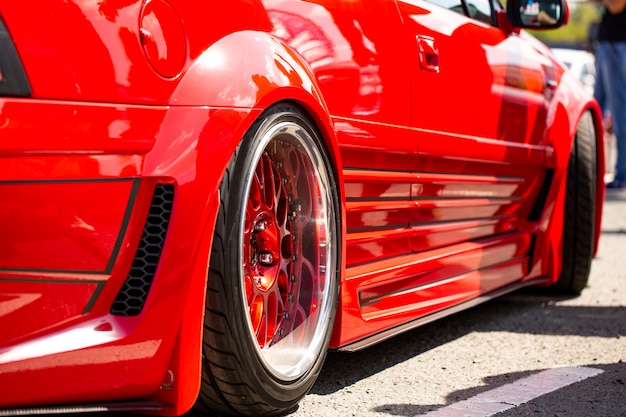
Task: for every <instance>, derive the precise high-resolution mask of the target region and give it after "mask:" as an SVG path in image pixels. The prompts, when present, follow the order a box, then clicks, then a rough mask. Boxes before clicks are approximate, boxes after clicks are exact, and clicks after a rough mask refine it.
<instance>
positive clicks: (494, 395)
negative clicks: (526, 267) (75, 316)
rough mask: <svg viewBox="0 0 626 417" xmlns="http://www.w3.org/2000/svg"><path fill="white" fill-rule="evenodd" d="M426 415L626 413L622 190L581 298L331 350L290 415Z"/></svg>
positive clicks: (506, 305) (507, 300)
mask: <svg viewBox="0 0 626 417" xmlns="http://www.w3.org/2000/svg"><path fill="white" fill-rule="evenodd" d="M494 410H495V411H494ZM498 410H504V411H498ZM423 415H425V416H429V417H434V416H445V417H458V416H469V417H485V416H497V417H518V416H534V417H541V416H550V417H587V416H593V417H624V416H626V191H625V192H619V191H618V192H615V191H613V192H609V194H608V195H607V201H606V206H605V211H604V220H603V227H602V240H601V244H600V249H599V253H598V256H597V258H596V259H595V261H594V263H593V267H592V274H591V277H590V282H589V287H588V288H586V289H585V290H584V292H583V294H582V295H581V296H579V297H557V296H550V295H545V294H542V293H537V292H532V291H525V292H519V293H514V294H510V295H507V296H505V297H503V298H500V299H497V300H493V301H490V302H488V303H485V304H482V305H480V306H478V307H475V308H473V309H471V310H467V311H465V312H462V313H459V314H456V315H454V316H451V317H448V318H446V319H444V320H441V321H439V322H436V323H432V324H429V325H427V326H424V327H421V328H419V329H416V330H413V331H411V332H408V333H405V334H403V335H399V336H397V337H395V338H393V339H390V340H387V341H385V342H383V343H380V344H378V345H375V346H373V347H371V348H368V349H366V350H362V351H360V352H356V353H332V352H331V353H329V355H328V358H327V360H326V363H325V365H324V368H323V370H322V372H321V374H320V377H319V379H318V381H317V383H316V384H315V386H314V387H313V389H312V390H311V392H310V393H309V394H308V395H307V396H306V397H305V398H304V400H303V401H302V402H301V403H300V406H299V408H298V409H297V410H296V411H294V412H293V413H292V414H291V415H290V417H325V416H329V417H330V416H332V417H335V416H341V417H349V416H356V417H369V416H376V417H393V416H401V417H405V416H406V417H409V416H411V417H412V416H423ZM89 416H91V417H96V416H97V417H109V416H115V417H121V416H122V414H118V413H113V414H112V413H98V414H90V415H89ZM123 416H124V417H130V416H132V414H127V413H125V414H123ZM191 416H193V417H195V416H197V415H195V414H191V413H190V414H189V417H191Z"/></svg>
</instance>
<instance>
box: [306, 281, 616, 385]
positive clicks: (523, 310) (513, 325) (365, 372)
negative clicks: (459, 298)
mask: <svg viewBox="0 0 626 417" xmlns="http://www.w3.org/2000/svg"><path fill="white" fill-rule="evenodd" d="M569 298H571V297H569ZM566 299H568V297H561V296H551V295H544V294H541V293H538V290H534V289H527V290H523V291H521V292H516V293H512V294H509V295H507V296H504V297H501V298H499V299H495V300H492V301H489V302H487V303H485V304H482V305H480V306H477V307H474V308H472V309H469V310H466V311H464V312H461V313H458V314H456V315H453V316H450V317H447V318H445V319H443V320H439V321H437V322H434V323H431V324H428V325H426V326H423V327H420V328H417V329H414V330H411V331H409V332H407V333H404V334H401V335H398V336H395V337H393V338H392V339H389V340H386V341H384V342H382V343H379V344H377V345H374V346H371V347H369V348H367V349H364V350H362V351H358V352H354V353H349V352H340V353H339V352H329V354H328V356H327V358H326V362H325V363H324V367H323V369H322V372H321V373H320V376H319V378H318V380H317V382H316V383H315V385H314V386H313V389H312V390H311V392H312V393H314V394H318V395H328V394H331V393H334V392H336V391H338V390H340V389H342V388H343V387H345V386H347V385H352V384H354V383H356V382H358V381H359V380H361V379H364V378H367V377H369V376H372V375H375V374H377V373H379V372H381V371H383V370H385V369H387V368H389V367H392V366H394V365H397V364H399V363H402V362H404V361H406V360H408V359H410V358H413V357H415V356H418V355H420V354H422V353H425V352H427V351H429V350H431V349H434V348H436V347H438V346H440V345H444V344H446V343H450V342H451V341H453V340H455V339H458V338H461V337H463V336H465V335H467V334H469V333H472V332H491V331H494V332H495V331H497V332H512V333H529V334H540V335H555V336H565V335H572V336H587V337H606V338H615V337H622V336H626V320H625V318H626V307H593V306H560V305H556V302H557V301H562V300H566ZM607 323H612V325H610V326H607V325H606V324H607Z"/></svg>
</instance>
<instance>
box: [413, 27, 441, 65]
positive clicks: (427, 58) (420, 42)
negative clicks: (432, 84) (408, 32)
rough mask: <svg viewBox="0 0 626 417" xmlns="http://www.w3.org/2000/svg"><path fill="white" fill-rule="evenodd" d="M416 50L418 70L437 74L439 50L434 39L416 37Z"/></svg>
mask: <svg viewBox="0 0 626 417" xmlns="http://www.w3.org/2000/svg"><path fill="white" fill-rule="evenodd" d="M417 48H418V52H419V58H420V68H421V69H422V70H424V71H429V72H439V50H438V49H437V45H436V42H435V39H434V38H431V37H430V36H424V35H417Z"/></svg>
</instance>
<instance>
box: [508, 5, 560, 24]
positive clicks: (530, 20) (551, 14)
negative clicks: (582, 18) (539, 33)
mask: <svg viewBox="0 0 626 417" xmlns="http://www.w3.org/2000/svg"><path fill="white" fill-rule="evenodd" d="M506 14H507V16H508V18H509V21H510V22H511V24H512V25H513V26H514V27H519V28H525V29H533V30H537V29H555V28H558V27H561V26H563V25H564V24H565V23H567V19H568V18H569V8H568V6H567V1H566V0H508V1H507V5H506Z"/></svg>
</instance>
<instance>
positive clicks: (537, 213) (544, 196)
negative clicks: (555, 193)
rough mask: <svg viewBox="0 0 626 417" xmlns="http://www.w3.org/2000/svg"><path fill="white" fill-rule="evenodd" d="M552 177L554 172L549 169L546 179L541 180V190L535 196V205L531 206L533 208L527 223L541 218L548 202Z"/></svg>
mask: <svg viewBox="0 0 626 417" xmlns="http://www.w3.org/2000/svg"><path fill="white" fill-rule="evenodd" d="M553 177H554V171H553V170H551V169H548V170H547V171H546V177H545V178H544V180H543V184H542V186H541V190H540V191H539V195H537V199H536V200H535V204H534V205H533V208H532V210H531V211H530V214H529V215H528V220H529V221H531V222H536V221H538V220H539V219H540V218H541V214H542V213H543V208H544V207H545V205H546V201H548V193H549V192H550V186H551V185H552V178H553Z"/></svg>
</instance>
